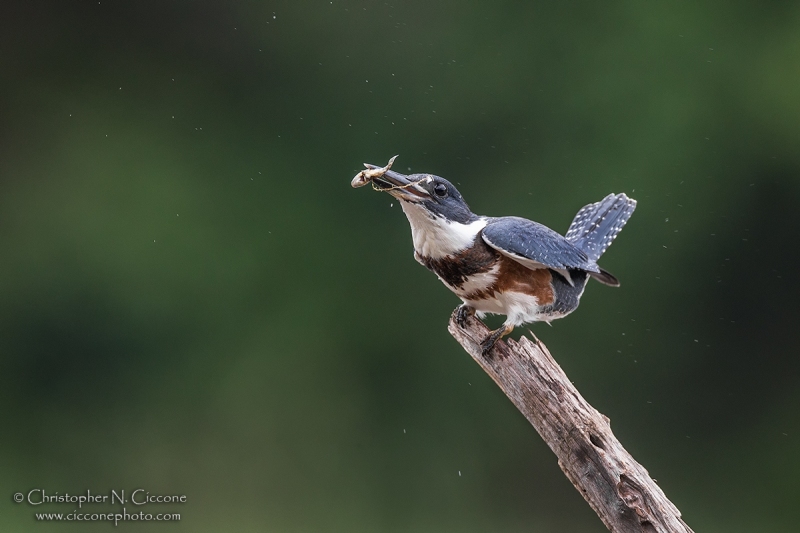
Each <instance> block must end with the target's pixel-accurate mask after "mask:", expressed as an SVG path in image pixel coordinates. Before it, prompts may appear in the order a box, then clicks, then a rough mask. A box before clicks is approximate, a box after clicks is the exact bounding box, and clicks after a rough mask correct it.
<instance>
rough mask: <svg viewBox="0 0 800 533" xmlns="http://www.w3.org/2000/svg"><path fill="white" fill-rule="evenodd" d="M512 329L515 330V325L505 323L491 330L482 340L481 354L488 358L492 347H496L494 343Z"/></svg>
mask: <svg viewBox="0 0 800 533" xmlns="http://www.w3.org/2000/svg"><path fill="white" fill-rule="evenodd" d="M512 331H514V326H512V325H511V324H504V325H503V326H501V327H499V328H497V329H496V330H494V331H493V332H491V333H490V334H489V335H488V336H487V337H486V338H485V339H483V341H482V342H481V355H483V356H484V357H486V358H488V357H489V353H490V352H491V351H492V348H494V344H495V343H496V342H497V341H499V340H500V339H502V338H503V337H505V336H506V335H508V334H509V333H511V332H512Z"/></svg>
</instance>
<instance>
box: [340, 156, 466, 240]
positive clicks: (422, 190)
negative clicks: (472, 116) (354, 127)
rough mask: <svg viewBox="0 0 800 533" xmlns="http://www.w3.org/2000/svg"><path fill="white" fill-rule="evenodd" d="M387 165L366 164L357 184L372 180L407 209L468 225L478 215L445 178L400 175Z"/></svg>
mask: <svg viewBox="0 0 800 533" xmlns="http://www.w3.org/2000/svg"><path fill="white" fill-rule="evenodd" d="M392 161H394V158H392V160H391V161H390V162H389V165H387V166H386V167H378V166H376V165H370V164H365V165H364V166H365V167H367V170H365V171H362V172H361V173H359V174H358V175H357V176H356V177H355V178H353V182H352V185H353V186H354V187H357V186H360V185H366V183H367V182H369V181H371V182H372V185H373V188H374V189H376V190H378V191H384V192H388V193H389V194H391V195H392V196H394V197H395V198H397V199H398V200H400V201H401V202H403V204H404V209H405V208H411V209H414V208H417V209H423V210H424V211H426V212H427V214H428V215H429V216H431V217H433V218H443V219H445V220H446V221H451V222H457V223H460V224H469V223H470V222H472V221H474V220H475V219H476V218H477V216H476V215H475V214H474V213H473V212H472V211H470V208H469V206H468V205H467V203H466V202H465V201H464V198H462V196H461V193H460V192H458V189H456V187H455V186H454V185H453V184H452V183H450V182H449V181H447V180H446V179H444V178H440V177H439V176H434V175H432V174H410V175H406V174H401V173H399V172H395V171H394V170H390V167H391V163H392Z"/></svg>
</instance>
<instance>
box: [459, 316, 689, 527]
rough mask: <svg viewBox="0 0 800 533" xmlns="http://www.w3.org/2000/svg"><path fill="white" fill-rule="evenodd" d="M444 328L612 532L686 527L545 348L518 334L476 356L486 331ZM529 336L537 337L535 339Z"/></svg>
mask: <svg viewBox="0 0 800 533" xmlns="http://www.w3.org/2000/svg"><path fill="white" fill-rule="evenodd" d="M454 317H455V315H454V316H453V317H451V319H450V325H449V327H448V329H449V331H450V333H451V334H452V335H453V337H455V339H456V340H457V341H458V342H459V343H461V346H463V347H464V349H465V350H466V351H467V352H468V353H469V354H470V355H471V356H472V358H473V359H475V361H476V362H477V363H478V364H479V365H481V367H482V368H483V370H484V371H485V372H486V373H487V374H489V376H490V377H491V378H492V379H493V380H494V381H495V383H497V384H498V385H499V386H500V388H501V389H502V390H503V392H504V393H505V394H506V396H508V397H509V399H510V400H511V401H512V402H513V403H514V405H516V406H517V409H519V410H520V411H521V412H522V414H523V415H525V418H527V419H528V421H529V422H530V423H531V424H533V427H534V428H536V431H537V432H539V435H541V437H542V438H543V439H544V441H545V442H546V443H547V445H548V446H549V447H550V449H551V450H553V452H555V454H556V456H557V457H558V465H559V466H560V467H561V470H563V471H564V474H566V476H567V478H569V480H570V481H571V482H572V484H573V485H575V488H576V489H578V492H580V493H581V495H583V497H584V499H585V500H586V501H587V502H588V503H589V505H590V506H591V507H592V509H594V511H595V512H596V513H597V515H598V516H599V517H600V519H601V520H602V521H603V523H604V524H605V525H606V527H607V528H608V529H609V530H610V531H612V532H614V533H629V532H630V533H634V532H635V533H640V532H648V533H653V532H658V533H676V532H677V533H692V529H691V528H690V527H689V526H688V525H686V523H685V522H684V521H683V520H682V519H681V513H680V511H679V510H678V509H677V507H675V505H673V504H672V502H670V501H669V500H668V499H667V497H666V496H665V495H664V492H663V491H662V490H661V489H660V488H659V486H658V485H656V482H655V481H653V479H651V478H650V475H649V474H648V473H647V470H645V469H644V467H643V466H642V465H640V464H639V463H637V462H636V460H634V458H633V457H631V455H630V454H629V453H628V452H627V451H626V450H625V448H623V447H622V444H620V442H619V441H618V440H617V438H616V437H615V436H614V434H613V433H612V432H611V425H610V423H609V419H608V418H607V417H606V416H604V415H602V414H601V413H599V412H598V411H597V410H596V409H594V408H593V407H592V406H591V405H589V403H588V402H587V401H586V400H584V399H583V396H581V395H580V393H579V392H578V390H577V389H576V388H575V386H574V385H573V384H572V383H571V382H570V381H569V379H568V378H567V375H566V374H565V373H564V371H563V370H561V367H560V366H558V363H556V362H555V360H554V359H553V357H552V356H551V355H550V352H548V351H547V348H546V347H545V346H544V345H543V344H542V343H541V342H539V340H538V339H537V340H536V342H535V343H534V342H532V341H530V340H528V339H527V338H525V337H523V338H522V339H520V341H519V342H515V341H513V340H509V341H507V342H502V341H500V342H498V343H497V344H496V348H495V351H494V353H493V357H492V359H487V358H485V357H483V356H482V355H481V347H480V341H481V340H482V339H484V338H485V337H486V335H488V334H489V330H488V329H487V328H486V326H485V325H483V324H482V323H481V322H480V321H479V320H477V319H475V318H470V319H469V320H468V322H467V327H466V329H461V328H460V327H458V325H457V324H456V322H455V320H454ZM534 338H535V337H534Z"/></svg>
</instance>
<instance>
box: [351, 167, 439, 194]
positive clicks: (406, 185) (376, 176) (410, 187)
mask: <svg viewBox="0 0 800 533" xmlns="http://www.w3.org/2000/svg"><path fill="white" fill-rule="evenodd" d="M395 157H397V156H395ZM393 162H394V157H393V158H392V159H391V160H390V161H389V164H388V165H386V166H385V167H379V166H377V165H370V164H369V163H364V166H365V167H367V170H362V171H361V172H359V173H358V174H356V177H355V178H353V181H352V183H351V185H352V186H353V187H361V186H363V185H366V184H367V183H369V182H372V186H373V187H374V188H375V189H376V190H379V191H385V192H388V193H389V194H391V195H392V196H394V197H395V198H397V199H398V200H405V201H407V202H419V201H422V200H424V199H425V198H429V197H430V194H428V191H426V190H425V189H424V188H422V187H420V186H419V183H420V182H421V181H422V180H424V179H425V178H426V176H419V175H413V176H406V175H405V174H400V173H399V172H395V171H394V170H390V169H391V167H392V163H393Z"/></svg>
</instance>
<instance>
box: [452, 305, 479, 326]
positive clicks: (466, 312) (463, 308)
mask: <svg viewBox="0 0 800 533" xmlns="http://www.w3.org/2000/svg"><path fill="white" fill-rule="evenodd" d="M474 314H475V308H474V307H470V306H469V305H467V304H462V305H459V306H458V308H457V309H456V324H458V327H460V328H461V329H465V328H466V327H467V319H468V318H469V317H471V316H473V315H474Z"/></svg>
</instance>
